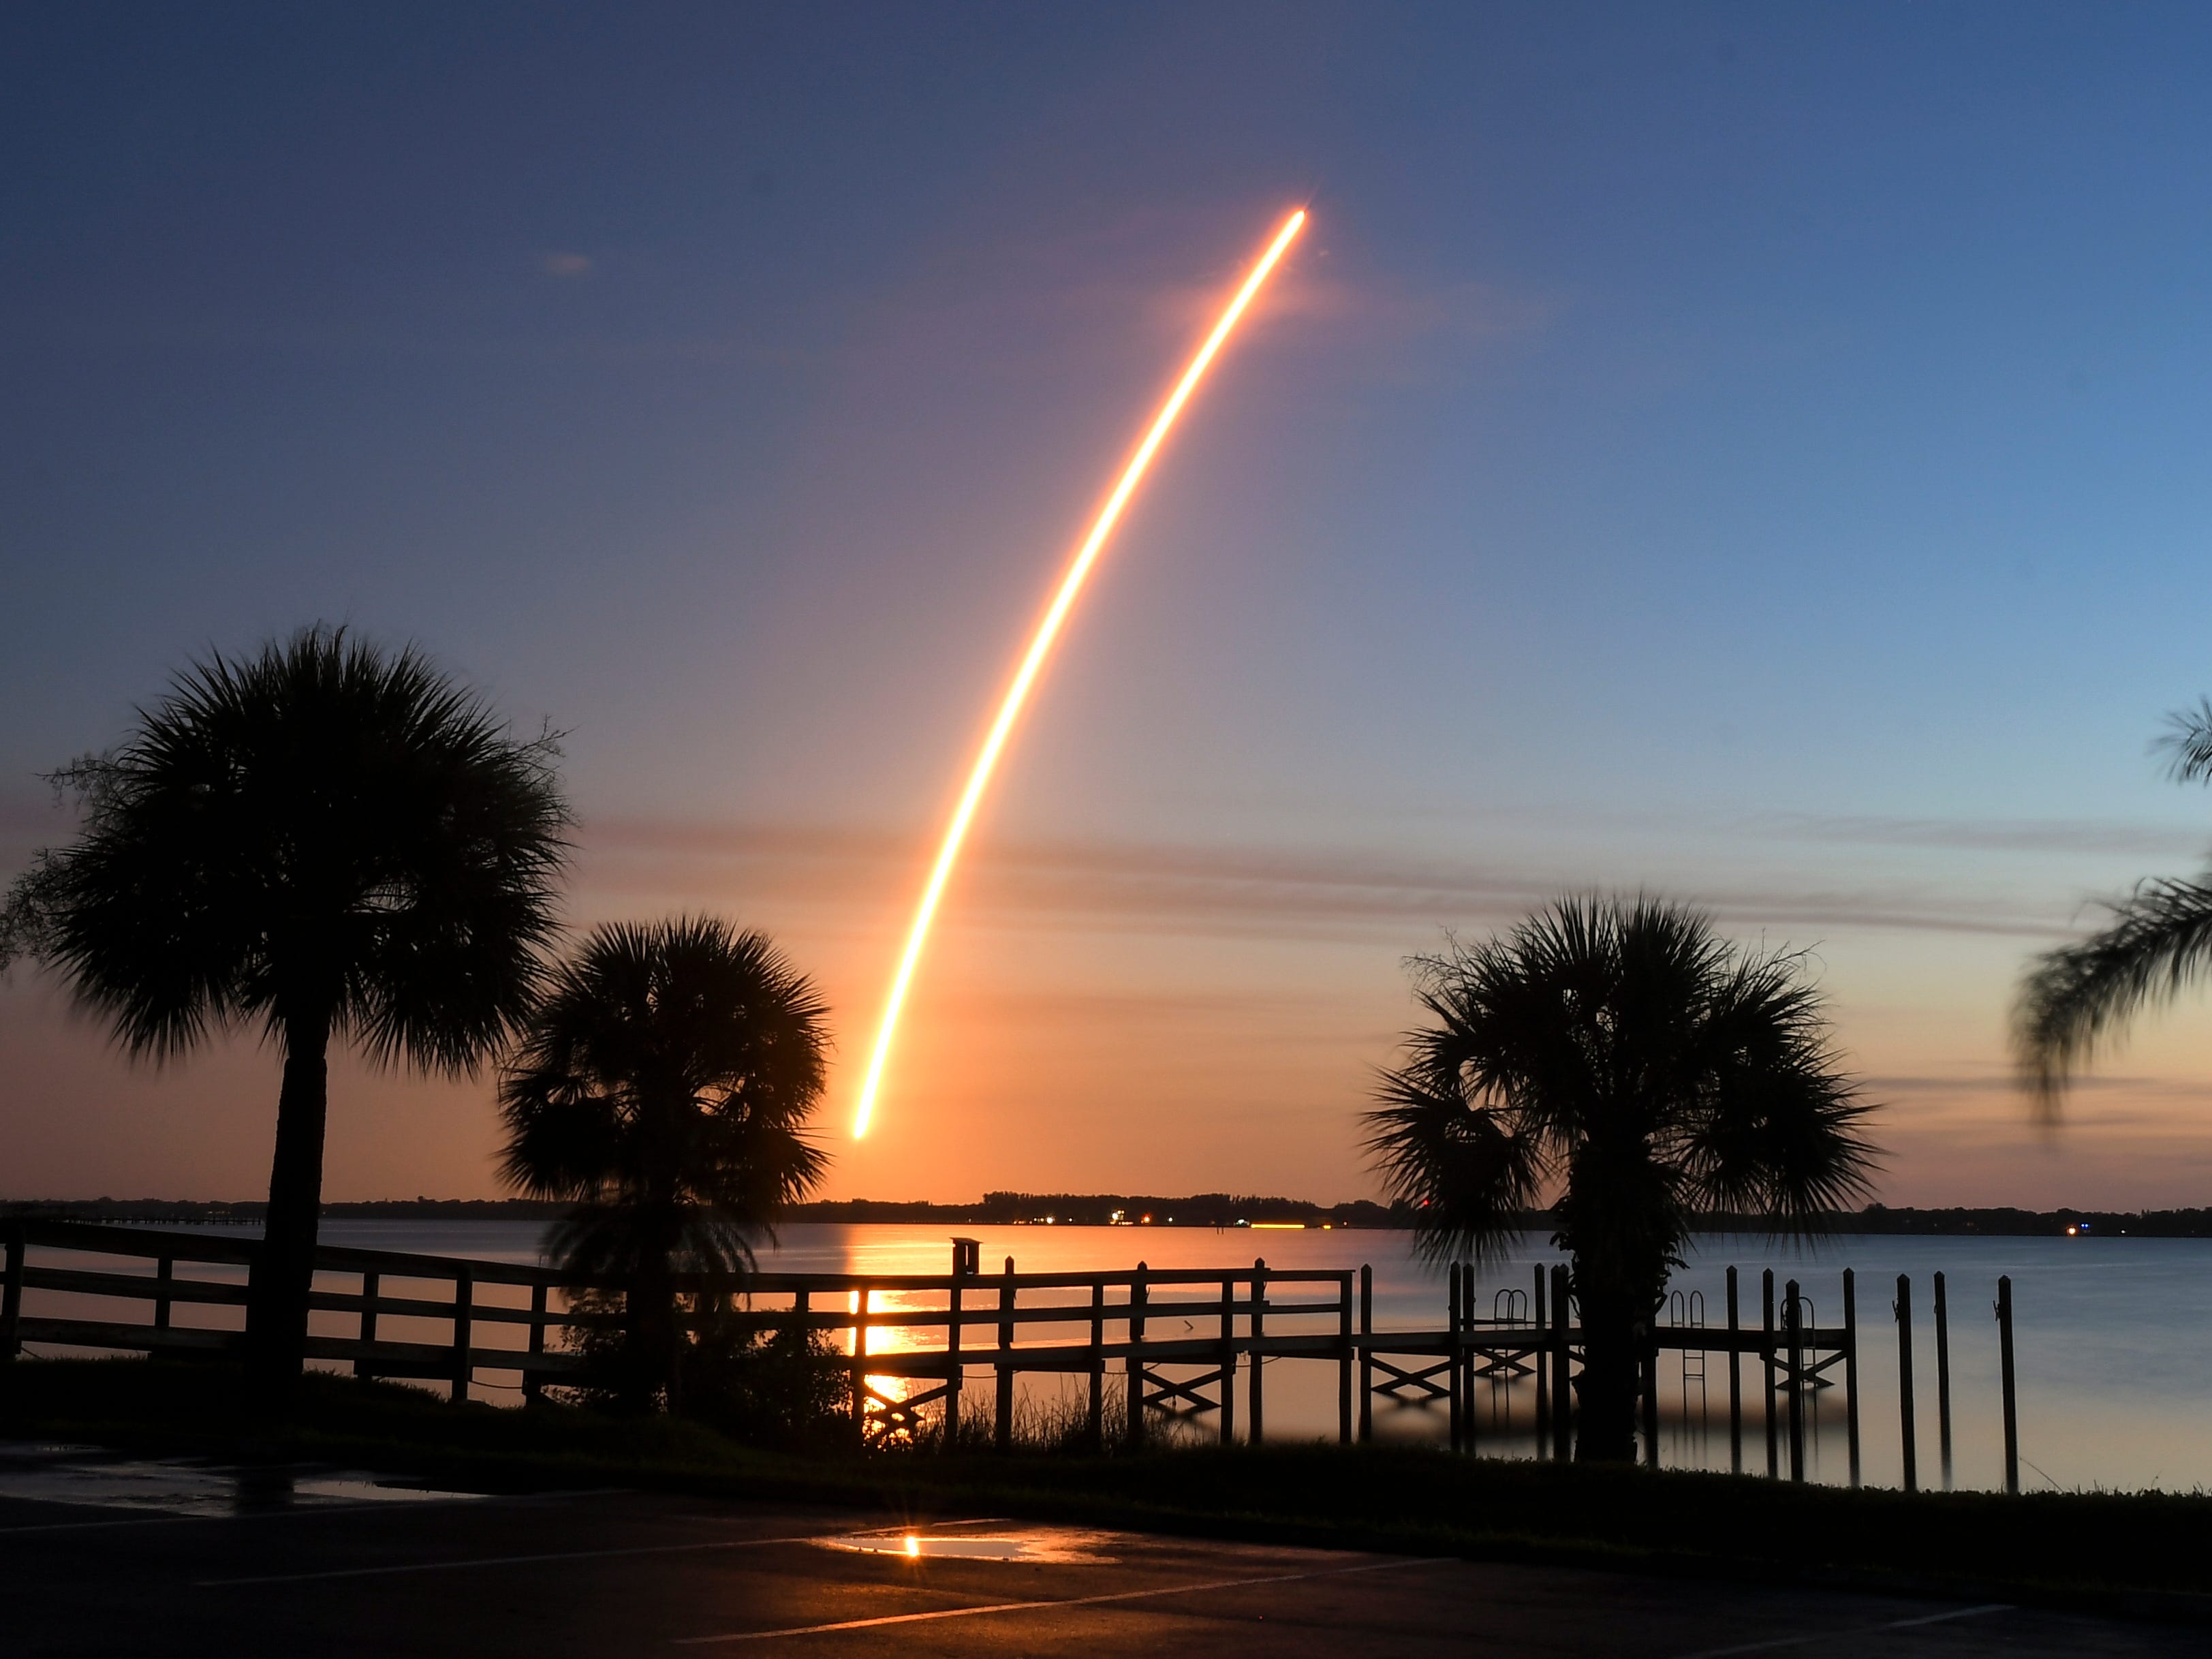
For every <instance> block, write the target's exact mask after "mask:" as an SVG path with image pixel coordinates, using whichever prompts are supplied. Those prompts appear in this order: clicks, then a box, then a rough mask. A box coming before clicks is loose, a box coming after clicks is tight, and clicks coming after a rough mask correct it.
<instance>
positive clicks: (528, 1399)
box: [522, 1279, 546, 1405]
mask: <svg viewBox="0 0 2212 1659" xmlns="http://www.w3.org/2000/svg"><path fill="white" fill-rule="evenodd" d="M545 1303H546V1294H545V1281H544V1279H539V1280H538V1282H537V1283H536V1284H535V1285H532V1286H531V1287H530V1357H531V1358H532V1359H536V1358H538V1357H539V1356H541V1355H542V1354H544V1352H545ZM544 1386H545V1385H544V1383H543V1382H541V1381H540V1380H539V1378H538V1373H537V1372H536V1371H534V1370H526V1371H525V1372H523V1374H522V1398H523V1401H524V1402H525V1403H526V1404H529V1405H535V1404H537V1403H538V1396H539V1395H540V1394H541V1393H542V1392H543V1390H544Z"/></svg>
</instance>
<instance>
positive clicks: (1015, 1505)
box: [0, 1360, 2212, 1620]
mask: <svg viewBox="0 0 2212 1659" xmlns="http://www.w3.org/2000/svg"><path fill="white" fill-rule="evenodd" d="M0 1436H5V1437H9V1438H16V1439H21V1438H26V1437H41V1438H53V1439H64V1440H70V1441H89V1442H94V1443H100V1444H104V1445H110V1446H116V1447H121V1448H128V1449H137V1450H141V1451H148V1452H154V1451H161V1452H191V1453H200V1454H204V1455H214V1456H223V1457H234V1458H240V1459H246V1460H270V1459H288V1460H289V1459H319V1460H328V1461H332V1462H342V1463H346V1464H349V1465H353V1466H356V1467H363V1468H374V1469H379V1470H384V1471H389V1472H392V1473H398V1474H409V1475H411V1476H414V1477H416V1478H421V1479H425V1480H432V1481H438V1482H445V1483H451V1484H454V1485H459V1486H473V1487H477V1488H478V1489H483V1488H489V1489H494V1490H501V1489H518V1488H528V1487H532V1486H586V1485H592V1484H597V1483H600V1482H605V1483H608V1484H618V1485H622V1486H643V1487H652V1488H660V1489H667V1490H681V1491H686V1492H697V1493H701V1494H714V1495H723V1496H730V1497H750V1498H782V1499H798V1500H807V1501H814V1502H829V1503H837V1504H845V1503H849V1504H855V1505H866V1506H870V1507H881V1508H888V1509H890V1510H892V1511H894V1512H896V1513H900V1514H910V1515H915V1516H932V1515H938V1516H942V1515H949V1514H955V1513H959V1512H963V1511H965V1512H968V1513H975V1512H977V1511H978V1510H979V1509H980V1510H981V1512H986V1513H989V1514H994V1515H1018V1516H1028V1517H1031V1518H1036V1519H1041V1520H1058V1521H1066V1522H1080V1523H1084V1524H1089V1525H1097V1526H1108V1527H1116V1528H1136V1529H1144V1530H1150V1531H1157V1532H1169V1533H1181V1534H1206V1535H1211V1536H1225V1537H1239V1538H1246V1539H1255V1540H1265V1541H1276V1542H1295V1543H1302V1544H1313V1545H1323V1546H1332V1547H1344V1548H1360V1549H1380V1550H1392V1551H1405V1552H1410V1553H1419V1554H1454V1555H1466V1556H1474V1557H1483V1558H1488V1559H1520V1560H1529V1561H1549V1562H1559V1563H1576V1564H1582V1565H1606V1566H1613V1567H1620V1568H1624V1569H1630V1570H1645V1571H1668V1572H1692V1573H1700V1574H1709V1575H1715V1576H1730V1577H1762V1578H1776V1577H1780V1578H1794V1579H1800V1580H1810V1581H1815V1582H1822V1583H1838V1582H1850V1583H1866V1584H1869V1585H1880V1586H1883V1587H1891V1588H1900V1589H1905V1588H1909V1589H1926V1590H1930V1591H1942V1592H1952V1593H1965V1594H1968V1595H1991V1594H1995V1595H2001V1596H2002V1597H2004V1598H2005V1599H2021V1598H2027V1599H2036V1600H2044V1601H2059V1602H2065V1603H2069V1604H2075V1605H2083V1606H2090V1607H2103V1608H2106V1609H2110V1610H2118V1611H2124V1612H2136V1613H2153V1614H2157V1615H2161V1616H2167V1617H2185V1618H2199V1619H2205V1620H2212V1594H2208V1592H2212V1497H2202V1496H2194V1495H2179V1494H2167V1493H2153V1492H2145V1493H2086V1492H2045V1493H2035V1494H2030V1495H2027V1496H2024V1497H2020V1498H2005V1497H2002V1496H1999V1495H1996V1494H1991V1493H1986V1492H1956V1493H1920V1494H1917V1495H1913V1496H1908V1495H1906V1494H1905V1493H1903V1492H1887V1491H1873V1490H1868V1491H1860V1492H1850V1491H1844V1490H1839V1489H1837V1488H1833V1487H1824V1486H1790V1485H1787V1484H1784V1483H1778V1482H1773V1481H1768V1480H1755V1479H1750V1478H1745V1477H1736V1476H1729V1475H1716V1474H1691V1473H1678V1472H1674V1471H1651V1470H1644V1469H1633V1468H1577V1467H1574V1466H1571V1465H1565V1466H1562V1465H1553V1464H1542V1463H1526V1462H1504V1461H1491V1460H1483V1459H1467V1458H1455V1457H1451V1456H1448V1455H1444V1454H1443V1453H1441V1452H1437V1451H1432V1450H1426V1449H1412V1448H1393V1447H1382V1446H1370V1447H1339V1446H1334V1445H1283V1446H1269V1447H1264V1448H1261V1449H1226V1450H1223V1449H1168V1450H1160V1451H1154V1452H1149V1453H1146V1454H1142V1455H1115V1456H1103V1457H1101V1456H1085V1455H1068V1454H1066V1453H1053V1454H1042V1453H1039V1454H1030V1455H1010V1456H993V1455H978V1454H974V1453H967V1452H963V1453H959V1454H957V1455H944V1454H939V1453H924V1452H912V1451H901V1450H890V1451H883V1452H877V1453H872V1454H868V1455H860V1454H856V1453H851V1452H846V1453H840V1454H833V1455H819V1456H812V1457H805V1456H799V1455H792V1454H785V1453H776V1452H769V1451H764V1450H761V1449H756V1448H751V1447H747V1446H743V1445H739V1444H738V1443H734V1442H732V1441H730V1440H728V1439H726V1438H724V1437H720V1436H719V1435H716V1434H714V1433H711V1432H709V1431H707V1430H705V1429H702V1428H700V1427H698V1426H697V1425H692V1424H688V1423H683V1422H677V1421H671V1420H669V1419H648V1420H626V1419H617V1418H612V1417H606V1416H600V1415H597V1414H593V1413H586V1412H581V1411H575V1410H570V1409H567V1408H562V1407H549V1408H546V1409H543V1410H532V1411H527V1412H523V1411H503V1410H499V1409H495V1408H494V1407H486V1406H460V1407H456V1406H452V1405H449V1404H447V1403H446V1402H444V1401H441V1400H439V1399H437V1398H435V1396H433V1395H428V1394H427V1393H424V1392H423V1391H422V1390H419V1389H407V1388H402V1387H398V1386H396V1385H392V1384H386V1383H359V1382H356V1381H353V1380H352V1379H349V1378H343V1377H335V1376H314V1377H312V1378H310V1379H309V1383H308V1386H307V1389H306V1390H305V1393H304V1397H303V1399H302V1401H301V1408H300V1410H299V1412H298V1413H297V1415H296V1417H295V1419H294V1420H293V1421H292V1422H290V1423H289V1424H288V1425H283V1426H281V1427H279V1426H272V1425H270V1424H268V1423H266V1422H264V1421H258V1420H256V1419H253V1418H252V1417H251V1416H250V1415H248V1414H247V1413H246V1412H245V1411H244V1409H243V1407H242V1405H241V1393H240V1389H239V1387H238V1383H237V1378H236V1376H235V1375H234V1373H230V1372H228V1371H225V1370H221V1369H218V1368H213V1367H204V1366H179V1365H166V1364H154V1363H150V1362H146V1361H141V1360H100V1361H68V1360H25V1361H22V1362H21V1363H19V1364H15V1365H13V1366H0Z"/></svg>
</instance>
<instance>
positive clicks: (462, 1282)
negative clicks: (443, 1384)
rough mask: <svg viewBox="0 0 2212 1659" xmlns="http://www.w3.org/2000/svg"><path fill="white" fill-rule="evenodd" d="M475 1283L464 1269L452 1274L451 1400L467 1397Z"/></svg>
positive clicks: (462, 1399)
mask: <svg viewBox="0 0 2212 1659" xmlns="http://www.w3.org/2000/svg"><path fill="white" fill-rule="evenodd" d="M475 1297H476V1281H475V1279H473V1278H472V1277H471V1274H470V1273H469V1270H468V1269H467V1268H466V1267H462V1268H459V1269H458V1270H457V1271H456V1272H455V1273H454V1274H453V1398H454V1400H455V1401H464V1400H466V1399H467V1398H468V1397H469V1373H470V1371H471V1366H470V1364H469V1335H470V1331H469V1326H470V1322H471V1314H472V1313H473V1312H474V1309H473V1307H472V1305H471V1304H473V1302H474V1300H475Z"/></svg>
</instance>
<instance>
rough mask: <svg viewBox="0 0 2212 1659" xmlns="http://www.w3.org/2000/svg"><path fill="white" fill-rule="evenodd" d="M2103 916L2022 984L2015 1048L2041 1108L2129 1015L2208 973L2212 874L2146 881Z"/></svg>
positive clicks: (2040, 961)
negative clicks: (2104, 920)
mask: <svg viewBox="0 0 2212 1659" xmlns="http://www.w3.org/2000/svg"><path fill="white" fill-rule="evenodd" d="M2207 969H2212V875H2207V876H2205V877H2204V878H2200V879H2199V880H2197V881H2178V880H2160V881H2148V882H2145V883H2143V884H2142V885H2140V886H2139V887H2137V888H2136V890H2135V891H2134V893H2133V894H2131V895H2130V896H2129V897H2128V898H2126V899H2125V900H2124V901H2122V902H2119V903H2118V904H2115V905H2113V906H2112V921H2111V923H2110V924H2109V925H2108V926H2106V927H2104V928H2102V929H2100V931H2099V932H2097V933H2093V934H2091V935H2090V936H2089V937H2088V938H2087V939H2081V940H2077V941H2076V942H2075V943H2074V944H2072V945H2062V946H2061V947H2059V948H2058V949H2057V950H2055V951H2048V952H2046V953H2045V955H2043V956H2041V957H2038V958H2037V959H2036V961H2035V963H2034V964H2033V967H2032V968H2031V969H2030V970H2029V972H2028V975H2027V978H2026V980H2025V981H2023V982H2022V984H2021V991H2020V998H2019V1001H2018V1002H2017V1004H2016V1005H2015V1009H2014V1018H2013V1045H2014V1051H2015V1054H2016V1055H2017V1056H2018V1058H2019V1061H2020V1066H2021V1074H2022V1076H2023V1078H2024V1079H2025V1080H2026V1081H2027V1085H2028V1087H2029V1088H2030V1090H2031V1091H2033V1094H2034V1096H2035V1097H2036V1099H2037V1100H2038V1102H2039V1103H2040V1104H2041V1105H2042V1106H2043V1107H2044V1109H2046V1110H2050V1109H2055V1108H2056V1107H2057V1104H2058V1103H2059V1101H2060V1100H2061V1099H2062V1098H2063V1096H2064V1093H2065V1090H2066V1085H2067V1084H2068V1083H2069V1081H2070V1080H2071V1079H2072V1078H2073V1076H2074V1074H2075V1073H2076V1072H2077V1071H2079V1070H2080V1069H2081V1066H2083V1065H2085V1064H2086V1063H2087V1061H2088V1060H2089V1059H2090V1058H2091V1057H2092V1055H2093V1054H2094V1053H2095V1052H2096V1051H2097V1050H2098V1049H2099V1048H2100V1047H2102V1046H2103V1045H2105V1044H2106V1043H2107V1042H2111V1041H2112V1040H2113V1039H2114V1038H2115V1037H2116V1036H2118V1032H2119V1029H2120V1028H2121V1027H2122V1026H2124V1024H2126V1023H2127V1021H2128V1020H2129V1019H2130V1018H2132V1017H2133V1016H2134V1015H2136V1013H2138V1012H2141V1011H2142V1010H2143V1009H2145V1008H2148V1007H2154V1006H2157V1005H2159V1004H2161V1003H2164V1002H2166V1001H2167V1000H2170V999H2172V997H2173V996H2174V995H2175V994H2177V993H2179V992H2180V991H2182V990H2184V989H2185V988H2186V987H2189V986H2191V985H2192V984H2194V983H2196V982H2197V981H2198V980H2199V979H2201V978H2203V976H2204V975H2205V973H2206V971H2207Z"/></svg>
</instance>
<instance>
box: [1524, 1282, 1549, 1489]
mask: <svg viewBox="0 0 2212 1659" xmlns="http://www.w3.org/2000/svg"><path fill="white" fill-rule="evenodd" d="M1528 1305H1529V1306H1530V1308H1532V1309H1533V1310H1534V1317H1533V1319H1532V1320H1531V1323H1532V1324H1534V1326H1535V1328H1536V1455H1537V1456H1538V1457H1541V1456H1543V1455H1544V1450H1545V1448H1546V1446H1547V1444H1548V1443H1549V1442H1550V1438H1551V1431H1552V1389H1551V1381H1552V1348H1551V1343H1550V1342H1549V1341H1548V1340H1547V1339H1546V1336H1545V1333H1546V1332H1547V1331H1548V1330H1549V1329H1550V1328H1551V1323H1552V1321H1551V1315H1550V1312H1549V1310H1548V1309H1547V1306H1546V1304H1545V1298H1544V1264H1543V1263H1542V1262H1541V1261H1540V1262H1538V1263H1537V1264H1536V1298H1535V1300H1534V1302H1532V1303H1530V1304H1528Z"/></svg>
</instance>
